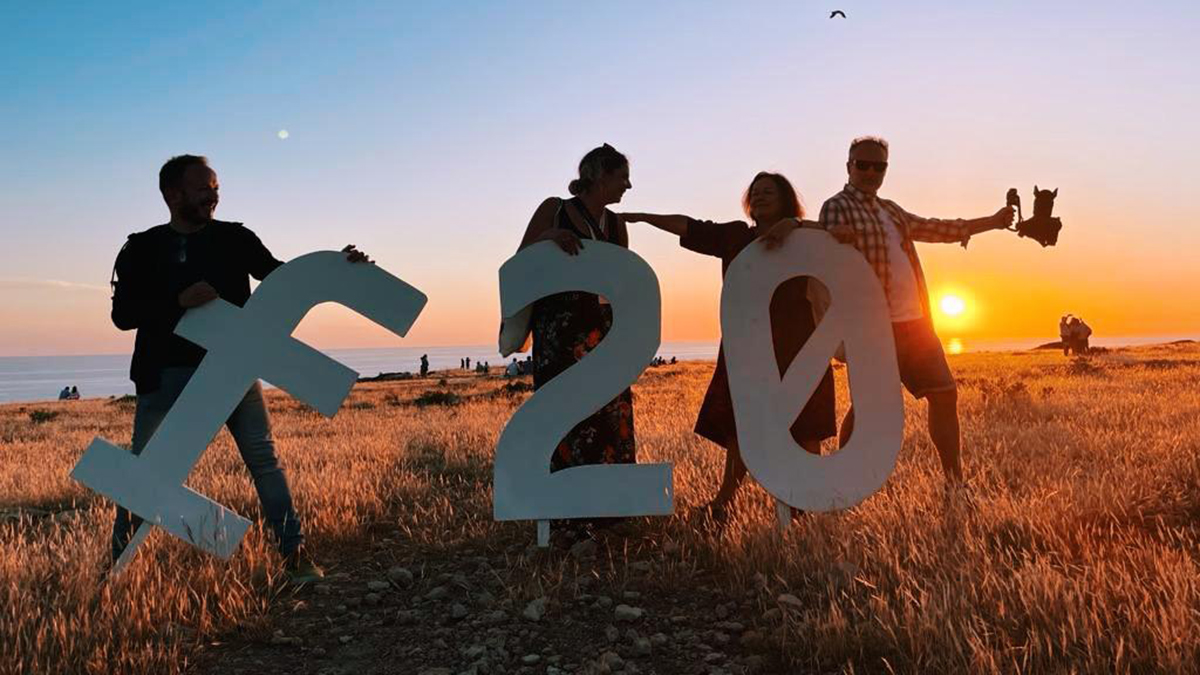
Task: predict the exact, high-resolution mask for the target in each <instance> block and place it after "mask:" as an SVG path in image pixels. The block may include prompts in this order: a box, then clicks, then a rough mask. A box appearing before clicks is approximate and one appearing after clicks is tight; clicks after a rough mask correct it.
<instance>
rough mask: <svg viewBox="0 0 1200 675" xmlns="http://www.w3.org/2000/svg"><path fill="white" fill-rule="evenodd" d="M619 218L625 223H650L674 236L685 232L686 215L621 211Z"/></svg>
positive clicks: (687, 219)
mask: <svg viewBox="0 0 1200 675" xmlns="http://www.w3.org/2000/svg"><path fill="white" fill-rule="evenodd" d="M621 218H622V219H623V220H624V221H625V222H627V223H650V224H651V225H653V226H654V227H657V228H658V229H660V230H665V231H667V232H670V233H671V234H674V235H676V236H680V237H682V236H683V235H685V234H687V227H688V221H689V220H691V218H688V217H687V216H678V215H674V216H665V215H660V214H657V213H622V214H621Z"/></svg>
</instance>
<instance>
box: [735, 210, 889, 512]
mask: <svg viewBox="0 0 1200 675" xmlns="http://www.w3.org/2000/svg"><path fill="white" fill-rule="evenodd" d="M799 276H809V277H814V278H816V279H819V280H820V281H821V282H823V283H824V284H825V285H826V286H827V287H828V288H829V291H830V294H831V296H832V303H831V305H830V307H829V310H828V311H827V312H826V314H825V316H824V318H823V319H822V320H821V322H820V323H819V324H818V325H817V329H816V331H814V332H813V334H812V336H811V337H810V338H809V339H808V342H807V343H806V344H805V345H804V348H803V349H802V350H801V351H800V353H799V354H798V355H797V356H796V359H795V360H794V361H792V364H791V366H790V367H789V368H788V370H787V373H785V374H784V377H783V378H782V381H780V377H779V367H778V365H777V364H776V362H775V350H774V348H773V347H772V342H771V315H770V304H771V296H772V295H773V294H774V293H775V289H776V288H778V287H779V285H780V284H781V283H783V282H784V281H787V280H788V279H791V278H793V277H799ZM721 332H722V338H721V339H722V340H723V341H724V344H725V355H726V358H727V362H728V364H729V387H730V390H731V392H732V394H733V409H734V413H735V415H736V417H737V432H738V445H739V447H740V449H741V453H742V459H743V460H745V462H746V467H747V468H748V469H749V470H750V472H751V473H752V474H753V475H754V477H755V478H756V479H757V480H758V482H759V483H761V484H762V486H763V487H764V488H766V489H767V491H769V492H770V493H771V494H773V495H774V496H775V497H776V498H778V499H780V500H782V501H783V502H785V503H787V504H789V505H791V506H794V507H796V508H800V509H805V510H809V511H830V510H835V509H843V508H848V507H850V506H853V505H855V504H857V503H859V502H861V501H862V500H864V499H866V498H867V497H869V496H871V494H873V493H874V492H875V491H876V490H878V489H879V488H880V487H882V486H883V484H884V482H885V481H886V480H887V478H888V476H889V475H890V474H891V472H892V469H893V468H895V466H896V455H897V454H898V453H899V451H900V444H901V441H902V438H903V432H904V407H903V405H904V402H903V400H902V399H901V394H900V381H899V379H900V378H899V374H898V370H897V368H896V349H895V345H894V343H893V341H892V327H891V323H890V318H889V314H888V308H887V300H886V298H885V297H884V294H883V289H882V287H881V286H880V284H879V281H878V280H877V279H876V277H875V274H874V273H873V272H872V270H871V267H870V266H869V265H868V264H867V262H866V260H865V259H864V258H863V257H862V254H860V253H859V252H858V251H856V250H855V249H854V248H852V247H850V246H845V245H843V244H839V243H837V242H836V241H834V239H833V238H832V237H831V236H829V235H828V234H827V233H825V232H822V231H818V230H803V229H802V230H797V231H795V232H793V233H792V234H791V235H790V236H789V237H788V238H787V239H786V240H785V243H784V246H783V247H782V248H781V249H779V250H777V251H771V252H768V251H765V250H764V248H763V247H762V246H759V245H751V246H747V247H746V248H745V250H743V251H742V253H741V254H739V255H738V257H737V258H735V259H734V260H733V262H732V263H731V264H730V265H729V269H728V271H727V272H726V273H725V285H724V287H723V288H722V291H721ZM839 343H844V344H845V346H846V359H847V362H848V363H849V369H848V370H849V377H850V393H851V395H852V397H853V400H854V417H855V421H854V433H853V435H852V436H851V438H850V441H849V443H847V444H846V446H845V447H844V448H842V449H840V450H839V451H837V452H835V453H834V454H832V455H829V456H824V457H822V456H818V455H811V454H809V453H806V452H803V451H801V450H800V449H799V448H798V447H797V446H796V442H795V441H794V440H793V439H792V436H791V433H790V432H789V428H790V427H791V424H792V421H793V420H795V419H796V416H797V415H798V414H799V411H800V410H801V409H802V408H803V406H804V404H805V402H806V401H808V399H809V397H810V396H812V393H813V392H814V391H815V390H816V388H817V384H818V383H819V382H820V381H821V377H822V376H823V375H824V373H825V369H826V368H827V367H828V365H829V359H830V358H831V357H832V356H833V354H834V352H835V351H836V350H837V347H838V344H839Z"/></svg>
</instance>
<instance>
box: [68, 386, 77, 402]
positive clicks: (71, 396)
mask: <svg viewBox="0 0 1200 675" xmlns="http://www.w3.org/2000/svg"><path fill="white" fill-rule="evenodd" d="M67 398H69V399H71V400H72V401H78V400H79V389H78V388H77V387H76V386H75V385H71V393H70V394H67Z"/></svg>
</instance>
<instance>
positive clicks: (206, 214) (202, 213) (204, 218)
mask: <svg viewBox="0 0 1200 675" xmlns="http://www.w3.org/2000/svg"><path fill="white" fill-rule="evenodd" d="M214 212H216V209H215V208H213V209H210V208H208V206H206V205H204V204H196V205H195V206H193V207H191V208H190V209H188V220H190V221H192V222H193V223H207V222H209V221H211V220H212V214H213V213H214Z"/></svg>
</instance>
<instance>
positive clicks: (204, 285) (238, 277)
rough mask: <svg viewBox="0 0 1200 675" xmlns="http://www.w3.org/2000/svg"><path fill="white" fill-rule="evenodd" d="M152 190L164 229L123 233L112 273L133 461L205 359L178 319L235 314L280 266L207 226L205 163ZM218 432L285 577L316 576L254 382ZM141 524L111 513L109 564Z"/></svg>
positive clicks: (180, 167)
mask: <svg viewBox="0 0 1200 675" xmlns="http://www.w3.org/2000/svg"><path fill="white" fill-rule="evenodd" d="M158 186H159V190H160V191H161V192H162V195H163V199H164V200H165V201H166V203H167V207H168V208H169V209H170V212H171V221H170V222H169V223H167V224H166V225H159V226H157V227H152V228H150V229H149V230H146V231H145V232H139V233H137V234H131V235H129V240H128V241H127V242H126V243H125V246H124V247H123V248H122V249H121V252H120V253H119V254H118V255H117V262H116V265H115V266H114V273H115V280H114V282H113V308H112V320H113V323H114V324H116V326H117V328H120V329H121V330H133V329H136V330H137V338H136V339H135V342H134V349H133V362H132V364H131V366H130V373H129V374H130V378H131V379H132V380H133V382H134V386H135V388H136V391H137V409H136V411H135V413H134V421H133V442H132V446H133V447H132V450H133V454H135V455H138V454H141V452H142V450H143V448H145V446H146V443H147V442H148V441H149V440H150V437H151V436H152V435H153V434H154V431H155V430H156V429H157V428H158V425H159V424H160V423H161V422H162V420H163V418H164V417H166V414H167V411H168V410H170V409H171V406H172V405H173V404H174V403H175V400H176V399H177V398H178V397H179V394H180V393H181V392H182V391H183V388H184V387H185V386H186V385H187V383H188V380H190V379H191V377H192V374H193V373H195V371H196V368H197V366H199V365H200V361H201V360H202V359H203V358H204V349H203V348H201V347H199V346H198V345H196V344H193V343H191V342H188V341H187V340H185V339H183V338H181V337H179V336H177V335H175V332H174V331H175V325H176V323H177V322H178V321H179V319H180V318H181V317H182V316H183V314H184V312H186V311H187V310H188V309H191V308H193V307H199V306H200V305H203V304H205V303H207V302H210V301H212V300H215V299H216V298H218V297H219V298H222V299H224V300H226V301H228V302H230V303H233V304H235V305H237V306H238V307H241V306H243V305H244V304H245V303H246V300H247V299H249V298H250V279H249V277H250V276H253V277H254V278H255V279H258V280H260V281H261V280H262V279H264V278H265V277H266V276H267V275H268V274H270V273H271V272H272V271H273V270H274V269H275V268H276V267H279V266H280V265H282V264H283V263H282V262H280V261H279V260H277V259H276V258H275V257H274V256H273V255H271V252H270V251H268V250H267V248H266V247H265V246H263V244H262V242H261V241H259V239H258V237H257V236H256V235H255V234H254V233H253V232H251V231H250V230H249V229H247V228H246V227H245V226H243V225H242V224H241V223H230V222H223V221H219V220H213V217H212V216H213V211H215V210H216V208H217V202H218V201H219V197H218V190H219V187H220V186H219V184H218V183H217V174H216V172H214V171H213V170H212V169H211V168H210V167H209V166H208V160H207V159H205V158H204V157H200V156H196V155H180V156H178V157H173V158H171V159H170V160H169V161H168V162H167V163H166V164H164V165H163V167H162V169H161V170H160V171H159V175H158ZM343 250H344V251H345V252H346V254H347V256H346V257H347V259H348V260H349V261H351V262H368V263H369V262H371V261H370V259H369V258H367V256H366V255H364V254H363V253H362V252H360V251H357V250H355V248H354V246H353V245H351V246H347V247H346V248H345V249H343ZM226 425H227V426H228V428H229V431H230V433H231V434H232V435H233V438H234V441H235V442H236V443H237V447H238V451H239V452H240V453H241V455H242V459H243V460H244V461H245V463H246V467H247V468H248V469H249V470H250V474H251V476H252V477H253V479H254V487H255V489H256V490H257V492H258V497H259V500H260V501H261V503H262V510H263V515H264V516H265V517H266V520H267V523H268V524H269V525H270V527H271V530H272V532H273V533H274V535H275V538H276V540H277V544H278V546H279V551H280V553H281V554H282V555H283V558H284V565H285V568H286V570H287V573H288V575H289V577H290V578H291V579H292V580H293V581H294V582H296V583H302V582H305V581H311V580H315V579H319V578H321V577H322V576H324V573H323V572H322V571H321V568H320V567H318V566H317V565H316V564H315V563H313V561H312V559H311V558H310V557H309V556H308V555H307V554H306V553H305V551H304V548H303V543H304V534H303V532H302V531H301V527H300V522H299V520H298V519H297V517H296V512H295V509H294V508H293V506H292V497H291V492H290V491H289V489H288V484H287V478H286V477H285V476H284V473H283V469H282V468H280V466H279V460H278V458H277V457H276V454H275V442H274V439H273V438H272V436H271V423H270V418H269V416H268V415H267V408H266V405H265V403H264V401H263V395H262V385H261V384H260V383H258V382H257V381H256V382H255V383H254V386H253V387H251V388H250V390H249V392H247V393H246V396H245V397H244V398H243V399H242V401H241V403H239V404H238V406H237V408H235V409H234V411H233V414H231V415H230V416H229V419H228V421H227V422H226ZM140 522H141V519H140V518H138V517H136V516H133V515H132V514H130V513H129V511H127V510H125V509H124V508H121V507H117V517H116V523H115V524H114V526H113V536H112V555H113V560H114V561H115V560H116V559H117V558H118V557H120V555H121V552H122V551H123V550H124V549H125V547H126V545H127V544H128V543H129V540H130V537H131V536H132V533H133V531H134V530H136V529H137V527H138V525H139V524H140Z"/></svg>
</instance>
